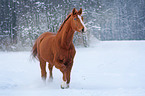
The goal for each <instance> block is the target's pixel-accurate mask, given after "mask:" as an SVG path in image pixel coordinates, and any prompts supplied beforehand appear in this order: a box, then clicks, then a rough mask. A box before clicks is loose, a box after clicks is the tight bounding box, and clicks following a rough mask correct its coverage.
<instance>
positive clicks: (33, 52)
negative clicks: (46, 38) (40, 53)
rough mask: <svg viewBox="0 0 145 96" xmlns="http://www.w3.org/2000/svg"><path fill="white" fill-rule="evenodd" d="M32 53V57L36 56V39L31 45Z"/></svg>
mask: <svg viewBox="0 0 145 96" xmlns="http://www.w3.org/2000/svg"><path fill="white" fill-rule="evenodd" d="M32 55H33V57H35V58H37V57H36V56H37V40H36V41H35V43H34V45H33V49H32Z"/></svg>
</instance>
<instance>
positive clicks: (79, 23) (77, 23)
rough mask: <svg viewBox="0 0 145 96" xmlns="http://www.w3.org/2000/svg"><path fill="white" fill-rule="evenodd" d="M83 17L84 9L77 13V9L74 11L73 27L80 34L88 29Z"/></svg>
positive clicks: (72, 16) (72, 17)
mask: <svg viewBox="0 0 145 96" xmlns="http://www.w3.org/2000/svg"><path fill="white" fill-rule="evenodd" d="M81 15H82V8H80V10H79V11H77V10H76V9H75V8H74V9H73V10H72V15H71V20H72V22H71V26H72V29H73V30H74V31H78V32H84V31H86V27H85V24H84V22H83V16H81Z"/></svg>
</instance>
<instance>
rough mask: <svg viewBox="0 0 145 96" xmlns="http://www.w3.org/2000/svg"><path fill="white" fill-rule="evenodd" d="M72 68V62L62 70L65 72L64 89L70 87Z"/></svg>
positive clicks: (62, 86)
mask: <svg viewBox="0 0 145 96" xmlns="http://www.w3.org/2000/svg"><path fill="white" fill-rule="evenodd" d="M71 69H72V63H69V64H68V65H66V69H65V70H64V71H62V73H63V82H62V84H61V88H62V89H65V88H69V83H70V74H71Z"/></svg>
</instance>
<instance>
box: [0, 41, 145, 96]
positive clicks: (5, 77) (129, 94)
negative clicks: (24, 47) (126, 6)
mask: <svg viewBox="0 0 145 96" xmlns="http://www.w3.org/2000/svg"><path fill="white" fill-rule="evenodd" d="M76 51H77V54H76V56H75V60H74V66H73V69H72V76H71V83H70V88H69V89H61V88H60V84H61V82H62V74H61V73H60V71H59V70H57V69H55V68H54V70H53V73H54V80H53V82H46V83H44V82H42V80H41V78H40V69H39V62H38V61H37V60H35V61H33V60H31V57H30V52H0V96H41V95H43V96H145V41H100V42H97V44H95V45H93V46H91V47H90V48H77V49H76ZM47 81H48V80H47Z"/></svg>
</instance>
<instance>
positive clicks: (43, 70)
mask: <svg viewBox="0 0 145 96" xmlns="http://www.w3.org/2000/svg"><path fill="white" fill-rule="evenodd" d="M39 60H40V68H41V77H42V79H43V80H46V77H47V72H46V61H44V60H43V59H39Z"/></svg>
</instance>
